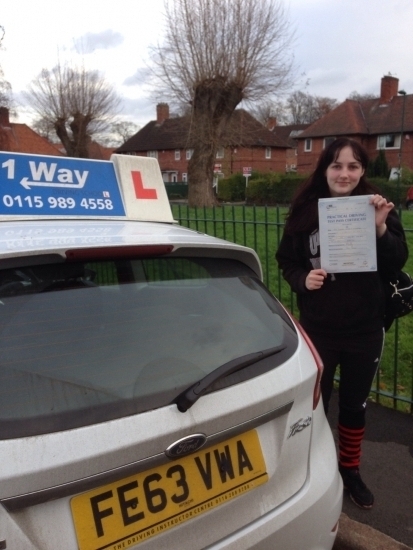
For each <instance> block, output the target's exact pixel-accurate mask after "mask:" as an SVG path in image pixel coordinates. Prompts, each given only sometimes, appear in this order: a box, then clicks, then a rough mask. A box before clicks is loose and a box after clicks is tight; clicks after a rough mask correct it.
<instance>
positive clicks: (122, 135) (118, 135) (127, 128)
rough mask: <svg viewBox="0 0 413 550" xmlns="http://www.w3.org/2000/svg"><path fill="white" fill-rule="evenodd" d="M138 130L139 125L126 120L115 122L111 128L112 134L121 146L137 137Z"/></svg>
mask: <svg viewBox="0 0 413 550" xmlns="http://www.w3.org/2000/svg"><path fill="white" fill-rule="evenodd" d="M138 130H139V126H138V125H137V124H135V123H133V122H128V121H126V120H122V121H120V122H115V123H114V124H112V127H111V128H110V132H111V134H113V136H114V139H115V141H116V142H117V143H118V144H119V145H121V144H122V143H125V141H127V140H128V139H129V138H131V137H132V136H133V135H135V134H136V132H137V131H138Z"/></svg>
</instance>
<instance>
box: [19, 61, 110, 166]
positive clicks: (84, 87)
mask: <svg viewBox="0 0 413 550" xmlns="http://www.w3.org/2000/svg"><path fill="white" fill-rule="evenodd" d="M25 97H26V99H27V100H28V102H29V103H30V105H31V107H32V108H33V109H34V110H35V111H36V113H37V114H38V116H39V118H40V119H41V120H42V121H43V123H44V124H45V126H46V127H47V125H50V124H51V125H53V127H54V129H55V132H56V134H57V136H58V138H59V139H60V141H61V142H62V145H63V147H64V148H65V150H66V153H67V155H68V156H69V157H80V158H88V145H89V143H90V140H91V137H92V136H93V135H94V134H97V133H99V132H102V131H103V130H104V129H106V128H107V127H108V124H109V123H110V121H111V120H112V119H113V117H114V115H115V113H116V109H117V107H118V104H119V101H120V100H119V98H118V96H117V94H116V92H115V90H114V88H113V87H112V86H111V85H110V84H108V83H107V82H106V81H105V79H104V77H103V76H102V75H101V74H100V73H99V72H98V71H88V70H86V69H85V68H84V67H80V68H79V67H70V66H68V65H61V64H60V63H58V64H57V65H56V67H54V68H53V69H52V70H47V69H43V70H42V72H41V73H40V75H39V76H38V77H37V78H35V79H34V80H33V81H32V83H31V84H30V86H29V89H28V92H27V93H26V94H25Z"/></svg>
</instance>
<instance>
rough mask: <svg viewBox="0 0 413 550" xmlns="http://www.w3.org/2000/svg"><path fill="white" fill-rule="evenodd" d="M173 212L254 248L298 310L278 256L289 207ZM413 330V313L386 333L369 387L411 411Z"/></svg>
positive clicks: (270, 278)
mask: <svg viewBox="0 0 413 550" xmlns="http://www.w3.org/2000/svg"><path fill="white" fill-rule="evenodd" d="M172 211H173V215H174V218H175V220H176V221H177V222H178V223H179V224H180V225H183V226H186V227H190V228H192V229H195V230H197V231H201V232H202V233H207V234H208V235H213V236H215V237H219V238H222V239H225V240H228V241H231V242H236V243H238V244H242V245H245V246H249V247H251V248H253V249H254V250H255V251H256V252H257V254H258V256H259V257H260V260H261V264H262V268H263V274H264V282H265V284H266V285H267V287H268V288H269V289H270V290H271V292H272V293H273V294H274V295H275V296H276V297H277V298H279V299H280V300H281V302H282V303H283V304H284V305H285V306H286V307H287V308H288V309H289V310H290V311H291V312H292V313H293V314H296V313H297V307H296V301H295V295H294V294H293V293H292V292H291V290H290V288H289V286H288V284H287V283H286V281H285V280H284V279H283V278H282V276H281V274H280V271H279V269H278V267H277V264H276V261H275V259H274V254H275V251H276V250H277V248H278V243H279V242H280V239H281V235H282V232H283V226H284V215H285V213H286V211H287V210H286V208H283V207H255V206H245V205H233V204H229V205H222V206H219V207H214V208H189V207H188V206H187V205H186V204H172ZM406 234H407V237H408V240H411V241H412V245H413V230H409V229H406ZM412 264H413V259H412ZM408 270H409V269H408ZM412 271H413V269H410V272H412ZM412 333H413V314H412V315H410V316H407V317H404V318H403V319H400V320H398V321H396V322H395V323H394V325H393V327H392V328H391V329H390V331H389V332H388V333H387V335H386V341H385V347H384V352H383V357H382V360H381V364H380V367H379V370H378V372H377V375H376V377H375V380H374V383H373V386H372V390H371V398H372V399H374V400H375V401H376V402H379V403H382V404H384V405H387V406H390V407H393V408H397V409H400V410H403V411H405V412H410V413H413V400H412V399H413V398H412V396H413V338H412V337H411V334H412Z"/></svg>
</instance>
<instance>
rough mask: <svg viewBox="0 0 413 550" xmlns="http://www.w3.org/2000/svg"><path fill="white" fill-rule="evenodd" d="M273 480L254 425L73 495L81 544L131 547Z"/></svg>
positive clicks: (83, 548) (87, 548)
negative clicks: (144, 470) (247, 429)
mask: <svg viewBox="0 0 413 550" xmlns="http://www.w3.org/2000/svg"><path fill="white" fill-rule="evenodd" d="M267 480H268V474H267V473H266V467H265V461H264V458H263V455H262V450H261V446H260V442H259V438H258V434H257V432H256V431H255V430H252V431H250V432H247V433H244V434H242V435H240V436H237V437H233V438H232V439H229V440H227V441H224V442H222V443H219V444H218V445H215V446H213V447H208V448H206V449H201V450H200V451H198V452H197V453H194V454H191V455H189V456H186V457H183V458H181V459H179V460H174V461H171V462H169V463H168V464H164V465H162V466H159V467H157V468H153V469H152V470H147V471H146V472H141V473H139V474H136V475H133V476H130V477H128V478H126V479H122V480H121V481H117V482H115V483H110V484H109V485H105V486H104V487H100V488H99V489H94V490H93V491H89V492H87V493H84V494H81V495H78V496H76V497H73V498H72V500H71V508H72V515H73V520H74V524H75V529H76V534H77V539H78V544H79V549H80V550H103V549H109V550H115V549H118V548H128V547H130V546H133V545H136V544H138V543H140V542H143V541H145V540H147V539H148V538H150V537H153V536H155V535H158V534H160V533H163V532H164V531H166V530H168V529H171V528H172V527H176V526H179V525H181V524H182V523H183V522H185V521H188V520H190V519H192V518H194V517H196V516H198V515H200V514H202V513H204V512H207V511H209V510H211V509H212V508H215V507H216V506H219V505H221V504H224V503H225V502H228V501H229V500H232V499H233V498H236V497H238V496H240V495H242V494H244V493H245V492H246V491H250V490H251V489H254V488H255V487H258V486H259V485H261V484H263V483H265V482H266V481H267Z"/></svg>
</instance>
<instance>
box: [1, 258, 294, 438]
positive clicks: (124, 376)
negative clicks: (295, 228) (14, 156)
mask: <svg viewBox="0 0 413 550" xmlns="http://www.w3.org/2000/svg"><path fill="white" fill-rule="evenodd" d="M21 264H22V262H21V261H20V266H19V267H17V268H15V269H13V268H10V269H6V270H2V271H0V438H11V437H21V436H27V435H35V434H39V433H47V432H53V431H59V430H65V429H70V428H74V427H78V426H83V425H88V424H92V423H96V422H104V421H106V420H109V419H113V418H119V417H122V416H127V415H131V414H136V413H138V412H142V411H146V410H151V409H154V408H158V407H161V406H165V405H168V404H170V403H171V402H173V399H174V398H175V397H176V396H177V395H178V394H179V393H180V392H181V391H182V390H184V389H185V388H186V387H188V386H189V385H190V384H193V383H194V382H196V381H197V380H199V379H201V378H202V377H204V376H205V375H206V374H208V373H210V372H212V371H213V370H214V369H216V368H218V367H219V366H221V365H223V364H224V363H226V362H228V361H230V360H232V359H235V358H237V357H240V356H243V355H246V354H249V353H253V352H257V351H261V350H266V349H268V348H272V347H275V346H283V351H282V353H280V354H278V355H276V356H273V357H270V358H268V359H266V360H263V361H261V362H260V363H258V364H255V365H253V366H251V367H249V368H247V369H245V371H241V372H240V373H235V374H232V375H230V376H228V377H227V378H225V379H224V380H221V381H220V382H219V383H217V384H215V385H214V386H213V387H211V388H210V390H209V391H216V390H217V389H219V388H222V387H225V386H228V385H233V384H237V383H239V382H243V381H245V380H247V379H248V378H251V377H253V376H257V375H259V374H261V373H262V372H266V371H268V370H269V369H272V368H275V367H277V366H278V365H280V364H282V363H283V362H284V361H285V360H286V359H287V358H288V357H289V356H291V355H292V354H293V353H294V351H295V349H296V347H297V336H296V333H295V329H294V328H293V326H292V324H291V322H290V320H289V318H288V316H287V315H286V314H285V312H284V310H283V309H282V307H281V306H280V305H279V304H278V302H277V301H276V300H275V299H274V298H273V297H272V295H270V293H269V292H268V291H267V290H266V289H265V287H264V286H263V285H262V284H261V282H260V281H259V280H258V279H257V278H256V275H255V274H254V273H253V272H252V271H251V270H250V269H249V268H248V267H247V266H245V265H244V264H242V263H240V262H237V261H233V260H225V259H213V258H176V257H163V258H162V257H155V258H143V259H142V258H139V259H130V258H126V259H124V258H121V259H114V260H105V261H98V262H96V261H83V262H73V263H54V264H46V265H27V266H24V267H21Z"/></svg>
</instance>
